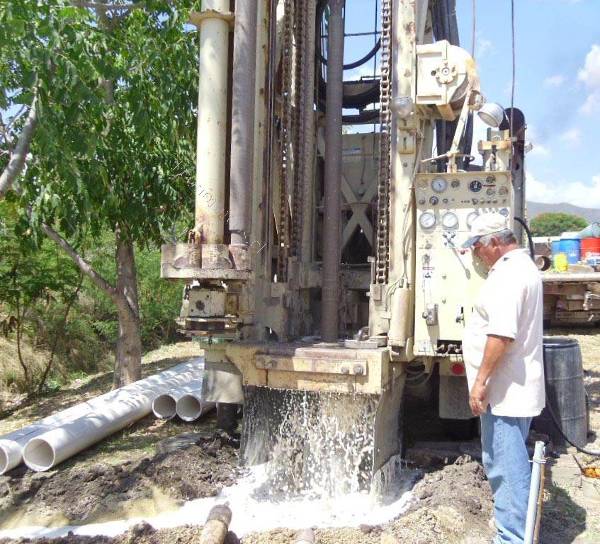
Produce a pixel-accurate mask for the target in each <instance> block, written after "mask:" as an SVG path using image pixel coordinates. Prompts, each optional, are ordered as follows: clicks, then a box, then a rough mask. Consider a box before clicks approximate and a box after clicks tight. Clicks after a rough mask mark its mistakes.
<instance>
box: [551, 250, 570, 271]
mask: <svg viewBox="0 0 600 544" xmlns="http://www.w3.org/2000/svg"><path fill="white" fill-rule="evenodd" d="M554 269H555V270H556V271H557V272H566V271H567V270H568V269H569V259H568V258H567V255H566V253H557V254H556V255H555V256H554Z"/></svg>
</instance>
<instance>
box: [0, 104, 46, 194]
mask: <svg viewBox="0 0 600 544" xmlns="http://www.w3.org/2000/svg"><path fill="white" fill-rule="evenodd" d="M37 122H38V117H37V93H36V94H35V96H34V97H33V102H32V103H31V108H30V109H29V114H28V115H27V120H26V121H25V125H23V130H21V134H20V135H19V139H18V140H17V145H16V146H15V150H14V152H13V154H12V155H11V157H10V160H9V161H8V165H7V166H6V168H5V169H4V171H3V172H2V175H0V198H3V197H4V195H5V193H6V191H8V190H9V189H10V188H11V187H12V184H13V183H14V182H15V180H16V179H17V178H18V177H19V176H20V175H21V172H22V171H23V168H24V167H25V160H26V158H27V153H29V145H30V144H31V140H32V138H33V132H34V130H35V127H36V125H37Z"/></svg>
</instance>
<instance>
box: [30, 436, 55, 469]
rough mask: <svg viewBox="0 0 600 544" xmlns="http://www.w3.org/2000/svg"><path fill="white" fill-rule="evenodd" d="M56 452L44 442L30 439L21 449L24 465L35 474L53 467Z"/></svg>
mask: <svg viewBox="0 0 600 544" xmlns="http://www.w3.org/2000/svg"><path fill="white" fill-rule="evenodd" d="M55 459H56V452H55V451H54V448H53V447H52V446H51V445H50V444H48V442H46V441H45V440H42V439H40V438H32V439H31V440H30V441H29V442H28V443H27V445H26V446H25V448H24V449H23V460H24V461H25V464H26V465H27V466H28V467H29V468H30V469H31V470H35V471H36V472H43V471H44V470H48V469H50V468H52V467H53V466H54V461H55Z"/></svg>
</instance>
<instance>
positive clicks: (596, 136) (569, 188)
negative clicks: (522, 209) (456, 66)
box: [345, 0, 600, 208]
mask: <svg viewBox="0 0 600 544" xmlns="http://www.w3.org/2000/svg"><path fill="white" fill-rule="evenodd" d="M347 1H348V20H347V23H346V32H356V31H360V30H363V31H364V30H365V25H367V26H368V27H370V28H372V25H373V23H372V22H371V21H372V19H373V16H374V15H373V7H372V4H374V2H372V3H371V2H368V3H367V2H364V0H363V1H361V0H347ZM367 4H368V5H369V9H365V5H367ZM476 4H477V17H476V37H477V39H476V47H475V58H476V60H477V63H478V66H479V74H480V76H481V90H482V93H483V94H484V96H485V97H486V98H487V99H488V100H489V101H493V102H499V103H500V104H502V105H503V106H505V107H509V106H510V87H511V77H512V59H511V55H512V53H511V19H510V12H511V4H510V0H477V2H476ZM472 9H473V0H457V13H458V21H459V31H460V38H461V45H462V47H464V48H465V49H467V50H469V51H470V49H471V42H472ZM515 31H516V36H515V40H516V90H515V106H516V107H518V108H520V109H522V110H523V112H524V113H525V117H526V119H527V126H528V133H527V134H528V140H529V141H531V143H532V144H533V149H532V151H530V152H529V153H528V154H527V157H526V168H527V184H528V185H527V198H528V200H534V201H537V202H555V203H558V202H568V203H570V204H575V205H578V206H583V207H588V208H589V207H595V208H600V161H599V160H598V158H600V0H515ZM363 40H367V41H363ZM369 40H370V41H369ZM347 43H348V42H347ZM368 43H372V38H364V39H363V38H356V39H354V40H353V42H352V43H348V46H347V49H346V55H345V56H346V62H348V61H350V60H356V58H358V57H359V56H362V54H363V53H364V52H365V51H366V50H367V47H368V45H367V44H368ZM369 69H370V70H371V72H372V69H373V67H372V65H371V66H370V68H369ZM484 133H485V132H484V126H483V124H481V125H479V126H476V137H479V138H481V137H482V136H483V134H484Z"/></svg>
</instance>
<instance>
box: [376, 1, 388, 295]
mask: <svg viewBox="0 0 600 544" xmlns="http://www.w3.org/2000/svg"><path fill="white" fill-rule="evenodd" d="M380 51H381V76H380V109H379V111H380V124H381V132H380V135H379V180H378V185H377V250H376V260H375V279H374V280H375V283H378V284H385V283H387V280H388V273H389V243H390V237H389V228H390V221H389V219H390V177H391V175H390V174H391V166H390V165H391V157H390V151H391V113H390V95H391V73H392V72H391V69H392V1H391V0H382V2H381V50H380Z"/></svg>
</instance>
